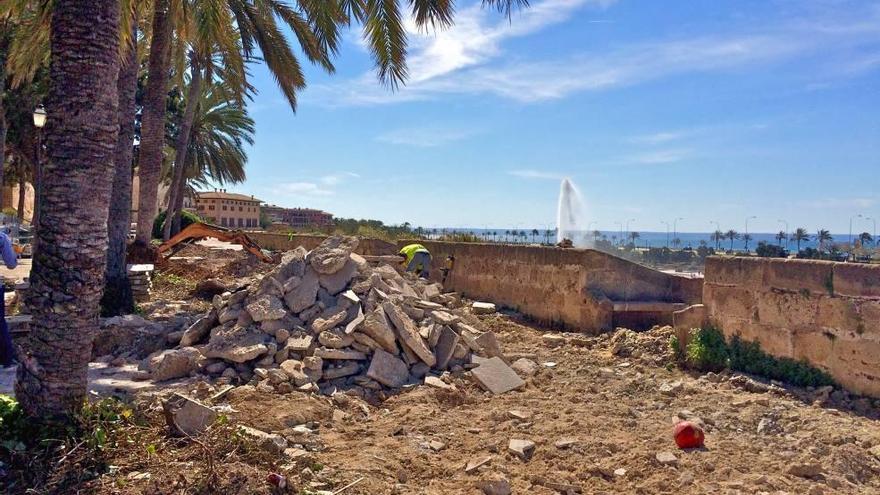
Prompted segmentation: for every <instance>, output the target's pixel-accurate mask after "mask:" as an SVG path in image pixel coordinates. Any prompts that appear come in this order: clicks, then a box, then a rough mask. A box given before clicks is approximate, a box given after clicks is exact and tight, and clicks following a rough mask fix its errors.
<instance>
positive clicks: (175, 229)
mask: <svg viewBox="0 0 880 495" xmlns="http://www.w3.org/2000/svg"><path fill="white" fill-rule="evenodd" d="M190 139H192V137H190ZM186 181H187V177H186V175H184V177H183V180H181V181H180V184H178V187H177V201H175V202H174V218H173V219H172V221H171V235H177V234H178V233H180V222H181V220H182V217H183V199H184V196H186Z"/></svg>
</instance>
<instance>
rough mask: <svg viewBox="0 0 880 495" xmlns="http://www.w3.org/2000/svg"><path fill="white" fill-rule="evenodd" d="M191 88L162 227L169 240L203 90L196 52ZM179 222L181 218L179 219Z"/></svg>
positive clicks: (187, 95) (181, 193) (177, 210)
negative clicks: (194, 121)
mask: <svg viewBox="0 0 880 495" xmlns="http://www.w3.org/2000/svg"><path fill="white" fill-rule="evenodd" d="M190 57H191V58H190V72H191V73H192V76H191V78H190V81H189V90H188V91H187V94H186V108H185V109H184V110H183V121H182V122H181V124H180V130H179V132H178V134H177V142H176V143H175V148H176V150H175V156H174V169H173V170H174V172H173V177H172V179H171V189H169V198H168V210H166V211H167V213H166V214H165V225H164V227H163V229H162V240H165V241H167V240H168V238H169V237H171V226H172V224H173V223H174V219H175V218H178V216H179V215H180V210H179V209H178V206H177V205H178V203H180V204H181V205H182V204H183V190H184V188H183V186H184V183H185V179H184V173H183V172H184V170H185V169H186V152H187V149H188V148H189V139H190V135H191V134H192V126H193V120H194V119H195V116H196V107H197V106H198V104H199V95H201V92H202V69H201V67H200V66H199V62H198V58H197V56H196V54H195V53H193V54H190ZM178 222H179V220H178Z"/></svg>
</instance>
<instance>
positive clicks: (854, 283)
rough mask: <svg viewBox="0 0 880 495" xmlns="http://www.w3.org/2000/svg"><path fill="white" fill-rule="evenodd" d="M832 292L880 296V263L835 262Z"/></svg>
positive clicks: (856, 295) (847, 294)
mask: <svg viewBox="0 0 880 495" xmlns="http://www.w3.org/2000/svg"><path fill="white" fill-rule="evenodd" d="M832 282H833V286H834V293H835V294H838V295H842V296H851V297H880V265H866V264H864V263H835V264H834V278H833V281H832Z"/></svg>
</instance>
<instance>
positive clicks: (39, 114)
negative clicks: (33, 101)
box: [31, 104, 48, 247]
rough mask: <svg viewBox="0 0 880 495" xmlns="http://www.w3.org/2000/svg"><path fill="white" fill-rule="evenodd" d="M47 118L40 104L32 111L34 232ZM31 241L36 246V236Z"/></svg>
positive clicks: (32, 219) (41, 179)
mask: <svg viewBox="0 0 880 495" xmlns="http://www.w3.org/2000/svg"><path fill="white" fill-rule="evenodd" d="M47 117H48V115H47V114H46V107H44V106H43V105H42V104H40V105H37V108H35V109H34V127H36V128H37V139H36V145H37V149H36V150H35V151H34V158H36V163H34V214H33V216H32V217H31V228H32V230H34V231H36V226H37V222H38V221H39V219H40V203H42V196H43V195H42V193H41V192H40V190H41V189H42V187H43V126H45V125H46V119H47ZM33 239H34V240H33V244H34V245H36V241H37V238H36V236H34V238H33ZM32 247H35V246H32Z"/></svg>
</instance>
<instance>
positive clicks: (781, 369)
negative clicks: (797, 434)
mask: <svg viewBox="0 0 880 495" xmlns="http://www.w3.org/2000/svg"><path fill="white" fill-rule="evenodd" d="M729 347H730V368H731V369H734V370H737V371H742V372H745V373H751V374H754V375H759V376H763V377H767V378H770V379H771V380H778V381H781V382H785V383H789V384H791V385H796V386H798V387H821V386H825V385H834V379H833V378H831V375H829V374H828V373H826V372H824V371H822V370H820V369H818V368H816V367H814V366H812V365H811V364H809V363H807V362H806V361H796V360H794V359H789V358H777V357H773V356H771V355H769V354H767V353H766V352H764V351H763V350H761V347H760V346H759V345H758V343H757V342H746V341H744V340H741V339H740V338H739V337H734V338H733V339H731V342H730V346H729Z"/></svg>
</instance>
